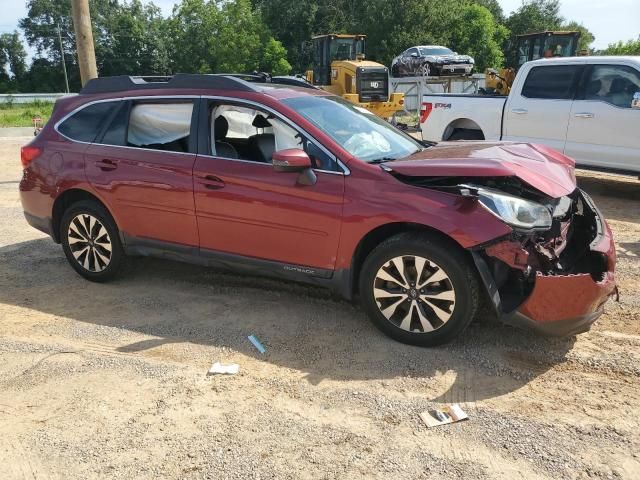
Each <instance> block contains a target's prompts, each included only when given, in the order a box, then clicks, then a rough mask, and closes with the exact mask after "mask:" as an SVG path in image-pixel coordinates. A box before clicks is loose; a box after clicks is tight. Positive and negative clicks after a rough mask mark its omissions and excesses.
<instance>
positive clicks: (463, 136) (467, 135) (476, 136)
mask: <svg viewBox="0 0 640 480" xmlns="http://www.w3.org/2000/svg"><path fill="white" fill-rule="evenodd" d="M447 140H450V141H453V140H484V134H483V133H482V130H476V129H472V128H456V129H455V130H454V131H453V133H452V134H451V135H450V136H449V138H448V139H447Z"/></svg>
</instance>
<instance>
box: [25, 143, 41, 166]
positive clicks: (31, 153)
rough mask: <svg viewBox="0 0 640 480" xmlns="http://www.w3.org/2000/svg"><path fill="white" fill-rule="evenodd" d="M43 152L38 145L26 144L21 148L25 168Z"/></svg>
mask: <svg viewBox="0 0 640 480" xmlns="http://www.w3.org/2000/svg"><path fill="white" fill-rule="evenodd" d="M41 153H42V149H41V148H38V147H31V146H29V145H26V146H24V147H22V148H21V149H20V161H21V162H22V166H23V168H27V167H28V166H29V164H30V163H31V162H32V161H33V160H35V159H36V158H38V157H39V156H40V154H41Z"/></svg>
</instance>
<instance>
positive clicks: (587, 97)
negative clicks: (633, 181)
mask: <svg viewBox="0 0 640 480" xmlns="http://www.w3.org/2000/svg"><path fill="white" fill-rule="evenodd" d="M636 92H638V95H639V96H640V72H638V70H636V69H635V68H633V67H631V66H625V65H606V64H601V65H594V66H592V67H590V71H589V72H587V81H586V82H585V86H584V90H583V92H582V93H581V95H580V97H579V98H578V99H576V100H575V101H574V102H573V107H572V108H571V116H570V118H569V130H568V131H567V144H566V147H565V153H566V154H567V155H568V156H570V157H572V158H574V159H575V160H576V162H577V163H578V165H587V166H594V167H605V168H612V169H621V170H632V171H636V172H640V135H639V133H640V107H638V108H633V106H632V103H633V97H634V95H635V94H636Z"/></svg>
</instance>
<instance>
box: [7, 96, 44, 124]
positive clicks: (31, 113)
mask: <svg viewBox="0 0 640 480" xmlns="http://www.w3.org/2000/svg"><path fill="white" fill-rule="evenodd" d="M52 110H53V102H43V101H37V100H36V101H35V102H31V103H0V128H2V127H31V126H33V121H32V119H33V117H42V124H43V125H44V124H45V123H47V121H48V120H49V117H50V116H51V111H52Z"/></svg>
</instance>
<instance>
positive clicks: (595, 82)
mask: <svg viewBox="0 0 640 480" xmlns="http://www.w3.org/2000/svg"><path fill="white" fill-rule="evenodd" d="M636 94H637V96H638V97H640V73H638V72H637V71H636V70H634V69H633V68H631V67H627V66H624V65H594V66H593V68H592V70H591V74H590V75H589V80H588V82H587V84H586V86H585V92H584V99H585V100H599V101H602V102H605V103H609V104H611V105H615V106H616V107H621V108H633V100H634V95H636Z"/></svg>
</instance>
